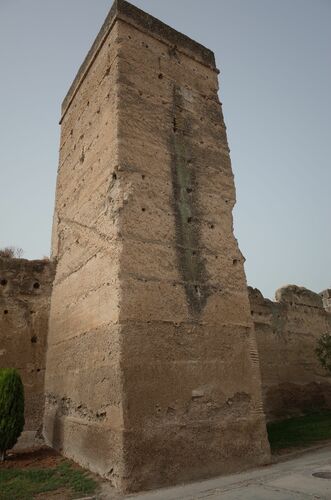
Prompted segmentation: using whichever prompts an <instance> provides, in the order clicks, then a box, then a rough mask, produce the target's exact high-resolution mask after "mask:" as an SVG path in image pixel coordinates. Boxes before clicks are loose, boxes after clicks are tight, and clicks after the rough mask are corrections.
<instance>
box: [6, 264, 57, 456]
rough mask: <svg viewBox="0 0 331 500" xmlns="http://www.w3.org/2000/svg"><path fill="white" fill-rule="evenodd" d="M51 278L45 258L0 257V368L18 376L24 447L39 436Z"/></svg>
mask: <svg viewBox="0 0 331 500" xmlns="http://www.w3.org/2000/svg"><path fill="white" fill-rule="evenodd" d="M53 278H54V265H53V264H51V263H50V262H49V261H46V260H34V261H28V260H25V259H11V258H9V259H7V258H0V368H16V369H17V370H18V371H19V373H20V375H21V377H22V380H23V384H24V392H25V427H24V431H25V432H24V433H25V443H26V445H28V446H31V445H33V444H34V439H35V437H36V436H41V428H42V419H43V411H44V375H45V355H46V345H47V331H48V315H49V306H50V295H51V288H52V282H53ZM23 437H24V436H23Z"/></svg>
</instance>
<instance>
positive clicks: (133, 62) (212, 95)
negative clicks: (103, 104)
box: [118, 44, 222, 105]
mask: <svg viewBox="0 0 331 500" xmlns="http://www.w3.org/2000/svg"><path fill="white" fill-rule="evenodd" d="M169 46H170V44H169ZM176 50H178V47H176ZM178 52H181V51H180V50H178ZM118 55H119V58H120V60H122V61H125V62H126V63H127V64H128V65H129V66H130V70H131V71H132V74H135V72H136V68H135V66H136V65H137V64H138V65H139V64H141V62H142V61H139V60H138V59H135V58H131V59H129V58H128V57H126V56H125V54H124V53H123V50H122V51H121V50H120V51H119V52H118ZM188 57H189V59H191V57H190V56H188ZM161 62H162V60H161ZM197 62H198V63H199V64H201V63H200V61H197ZM179 66H180V67H181V68H183V66H185V65H183V66H181V65H179ZM207 67H208V68H210V67H209V66H207ZM161 72H162V73H163V76H164V77H165V79H167V80H170V81H172V82H173V83H176V84H178V85H179V83H178V80H176V79H174V78H172V77H171V75H169V74H168V73H167V72H165V70H164V69H163V70H161V69H160V67H158V69H157V70H155V75H156V76H157V75H158V73H161ZM119 74H120V76H121V75H124V76H126V75H128V74H130V73H129V72H128V71H125V70H119ZM197 79H198V80H199V81H201V82H204V83H205V84H206V85H208V83H207V80H202V79H201V78H200V77H199V75H198V76H197ZM209 83H210V81H209ZM121 84H122V85H123V83H122V82H121ZM124 84H125V85H127V86H130V87H131V85H129V84H128V83H125V82H124ZM132 87H134V83H132ZM181 87H185V89H188V90H189V91H192V92H193V93H195V94H198V95H199V96H201V97H202V98H203V99H206V100H210V101H213V102H215V103H217V104H218V103H219V104H220V105H222V103H221V102H220V100H219V99H218V89H217V88H216V87H214V88H211V89H210V90H209V93H210V96H209V95H208V94H207V93H205V92H202V91H201V90H199V89H198V88H196V87H192V86H191V85H190V83H189V80H186V81H185V82H183V83H182V84H181ZM152 95H153V94H152ZM161 99H164V100H165V101H167V97H166V96H164V97H163V96H162V97H161ZM184 99H185V97H184ZM167 102H168V103H169V104H171V103H172V102H173V101H172V100H169V101H167Z"/></svg>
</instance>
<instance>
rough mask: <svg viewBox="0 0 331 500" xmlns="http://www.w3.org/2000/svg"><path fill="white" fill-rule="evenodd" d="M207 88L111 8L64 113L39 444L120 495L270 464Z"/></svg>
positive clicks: (210, 79)
mask: <svg viewBox="0 0 331 500" xmlns="http://www.w3.org/2000/svg"><path fill="white" fill-rule="evenodd" d="M217 90H218V81H217V70H216V68H215V61H214V56H213V54H212V53H211V52H210V51H209V50H208V49H205V48H204V47H202V46H200V45H199V44H197V43H196V42H194V41H192V40H190V39H188V38H187V37H185V36H184V35H181V34H179V33H177V32H175V31H174V30H172V29H171V28H169V27H167V26H165V25H164V24H162V23H160V22H159V21H157V20H155V19H154V18H152V17H151V16H148V15H146V14H144V13H143V12H141V11H139V10H138V9H136V8H134V7H133V6H131V5H129V4H127V3H126V2H123V1H118V2H116V3H115V5H114V7H113V9H112V11H111V13H110V15H109V16H108V18H107V20H106V22H105V25H104V27H103V28H102V30H101V32H100V34H99V35H98V37H97V40H96V42H95V44H94V46H93V47H92V49H91V51H90V53H89V54H88V56H87V59H86V61H85V62H84V63H83V66H82V68H81V70H80V72H79V74H78V76H77V77H76V79H75V81H74V83H73V86H72V87H71V89H70V91H69V93H68V96H67V97H66V99H65V101H64V104H63V118H62V126H61V148H60V164H59V171H58V181H57V195H56V208H55V215H54V226H53V256H54V257H56V258H57V259H58V266H57V273H56V278H55V282H54V288H53V294H52V304H51V314H50V333H49V340H48V353H47V372H46V412H45V435H46V438H47V441H48V442H49V443H50V444H52V445H53V446H55V447H57V448H58V449H61V450H62V451H63V452H64V453H65V454H66V455H67V456H70V457H71V458H73V459H75V460H76V461H78V462H79V463H81V464H83V465H85V466H87V467H89V468H90V469H92V470H94V471H96V472H98V473H100V474H102V475H103V476H105V477H107V478H109V479H110V480H111V481H112V482H113V484H114V485H115V486H116V487H118V488H119V489H122V490H130V491H133V490H139V489H147V488H152V487H157V486H161V485H165V484H174V483H177V482H180V481H185V480H192V479H198V478H202V477H207V476H211V475H216V474H219V473H224V472H229V471H233V470H240V469H243V468H245V467H248V466H252V465H253V464H260V463H264V462H265V461H266V460H268V457H269V445H268V441H267V437H266V429H265V417H264V414H263V408H262V400H261V386H260V376H259V360H258V354H257V349H256V342H255V337H254V329H253V323H252V319H251V316H250V307H249V300H248V293H247V286H246V279H245V274H244V269H243V257H242V255H241V253H240V251H239V249H238V245H237V241H236V240H235V238H234V236H233V227H232V208H233V206H234V203H235V189H234V182H233V174H232V170H231V163H230V158H229V148H228V145H227V139H226V132H225V126H224V122H223V117H222V111H221V105H220V103H219V100H218V97H217Z"/></svg>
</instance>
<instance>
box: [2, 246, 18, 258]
mask: <svg viewBox="0 0 331 500" xmlns="http://www.w3.org/2000/svg"><path fill="white" fill-rule="evenodd" d="M22 256H23V250H22V248H18V247H5V248H0V257H3V258H4V259H14V258H15V257H16V258H17V259H21V258H22Z"/></svg>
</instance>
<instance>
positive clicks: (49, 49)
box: [0, 0, 331, 297]
mask: <svg viewBox="0 0 331 500" xmlns="http://www.w3.org/2000/svg"><path fill="white" fill-rule="evenodd" d="M132 3H134V4H135V5H137V6H138V7H140V8H142V9H143V10H146V11H147V12H149V13H151V14H153V15H154V16H156V17H158V18H160V19H161V20H162V21H164V22H166V23H168V24H170V25H171V26H172V27H174V28H176V29H177V30H179V31H182V32H183V33H185V34H187V35H189V36H190V37H192V38H194V39H195V40H197V41H199V42H201V43H202V44H204V45H206V46H207V47H209V48H211V49H212V50H214V52H215V55H216V60H217V65H218V67H219V68H220V70H221V74H220V98H221V101H222V102H223V110H224V115H225V120H226V125H227V130H228V138H229V143H230V148H231V158H232V166H233V171H234V174H235V181H236V186H237V200H238V201H237V205H236V208H235V211H234V225H235V233H236V236H237V238H238V240H239V245H240V248H241V250H242V252H243V254H244V255H245V257H246V259H247V260H246V266H245V267H246V273H247V278H248V282H249V283H250V284H251V285H253V286H256V287H258V288H260V289H261V290H262V292H263V293H264V294H265V295H266V296H269V297H273V295H274V291H275V290H276V288H278V287H280V286H282V285H284V284H288V283H295V284H298V285H303V286H306V287H308V288H310V289H312V290H315V291H321V290H322V289H324V288H327V287H328V286H331V271H330V269H331V265H330V260H331V258H330V249H331V231H330V229H331V228H330V220H331V218H330V215H331V199H330V188H331V168H330V167H331V165H330V149H331V0H180V1H179V0H167V1H164V0H133V1H132ZM110 7H111V2H110V1H108V0H56V1H55V0H0V60H1V79H0V90H1V92H0V104H1V107H0V109H1V120H0V144H1V156H0V165H1V177H0V179H1V196H0V214H1V216H0V247H3V246H5V245H15V246H19V247H22V248H23V249H24V256H25V257H27V258H38V257H42V256H43V255H47V254H49V247H50V232H51V224H52V214H53V206H54V190H55V179H56V170H57V160H58V147H59V126H58V119H59V116H60V103H61V101H62V99H63V97H64V96H65V94H66V91H67V89H68V87H69V85H70V83H71V81H72V79H73V78H74V76H75V73H76V71H77V69H78V67H79V65H80V64H81V62H82V60H83V58H84V56H85V55H86V53H87V51H88V49H89V47H90V45H91V43H92V41H93V39H94V37H95V36H96V34H97V32H98V30H99V28H100V26H101V24H102V22H103V20H104V18H105V16H106V14H107V12H108V10H109V9H110Z"/></svg>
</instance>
